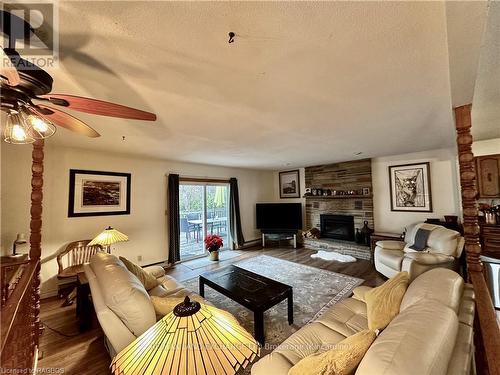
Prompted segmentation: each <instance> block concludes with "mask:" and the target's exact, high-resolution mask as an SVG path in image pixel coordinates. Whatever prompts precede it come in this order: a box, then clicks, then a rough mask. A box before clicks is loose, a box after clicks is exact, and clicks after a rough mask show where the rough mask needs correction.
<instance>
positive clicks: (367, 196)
mask: <svg viewBox="0 0 500 375" xmlns="http://www.w3.org/2000/svg"><path fill="white" fill-rule="evenodd" d="M302 198H306V199H372V198H373V195H371V194H367V195H356V194H353V195H347V194H346V195H304V196H303V197H302Z"/></svg>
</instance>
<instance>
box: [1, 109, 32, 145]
mask: <svg viewBox="0 0 500 375" xmlns="http://www.w3.org/2000/svg"><path fill="white" fill-rule="evenodd" d="M30 133H31V132H30V131H29V130H28V129H26V126H25V124H24V123H23V121H22V120H21V116H20V115H19V113H18V112H13V113H9V114H8V115H7V122H6V125H5V129H4V137H3V139H4V141H5V142H7V143H11V144H16V145H24V144H29V143H33V142H35V138H33V137H32V136H31V134H30Z"/></svg>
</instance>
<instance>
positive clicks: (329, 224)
mask: <svg viewBox="0 0 500 375" xmlns="http://www.w3.org/2000/svg"><path fill="white" fill-rule="evenodd" d="M320 230H321V237H323V238H333V239H337V240H344V241H354V239H355V238H354V216H352V215H331V214H323V215H320Z"/></svg>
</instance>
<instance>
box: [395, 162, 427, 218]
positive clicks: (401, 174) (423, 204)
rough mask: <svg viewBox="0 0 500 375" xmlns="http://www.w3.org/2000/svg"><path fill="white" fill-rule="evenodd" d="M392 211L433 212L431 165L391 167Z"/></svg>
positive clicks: (419, 164)
mask: <svg viewBox="0 0 500 375" xmlns="http://www.w3.org/2000/svg"><path fill="white" fill-rule="evenodd" d="M389 184H390V190H391V211H406V212H432V195H431V176H430V164H429V163H428V162H426V163H417V164H405V165H393V166H390V167H389Z"/></svg>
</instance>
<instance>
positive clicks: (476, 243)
mask: <svg viewBox="0 0 500 375" xmlns="http://www.w3.org/2000/svg"><path fill="white" fill-rule="evenodd" d="M471 108H472V106H471V105H470V104H468V105H464V106H462V107H457V108H455V125H456V129H457V146H458V162H459V165H460V185H461V187H462V208H463V221H464V237H465V251H466V258H467V268H468V270H469V271H478V272H481V271H482V270H483V265H482V263H481V259H480V255H481V243H480V240H479V234H480V228H479V222H478V213H479V211H478V206H477V200H476V196H477V187H476V171H475V165H474V154H473V153H472V141H473V139H472V134H471V126H472V122H471Z"/></svg>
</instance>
